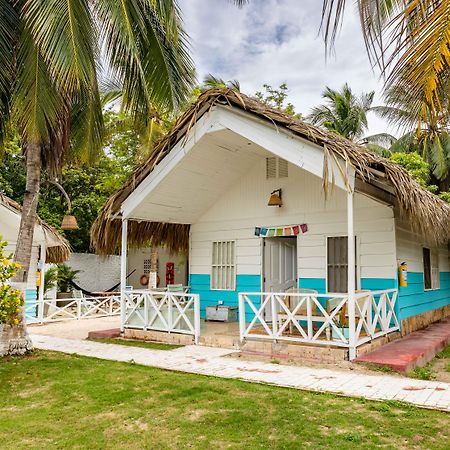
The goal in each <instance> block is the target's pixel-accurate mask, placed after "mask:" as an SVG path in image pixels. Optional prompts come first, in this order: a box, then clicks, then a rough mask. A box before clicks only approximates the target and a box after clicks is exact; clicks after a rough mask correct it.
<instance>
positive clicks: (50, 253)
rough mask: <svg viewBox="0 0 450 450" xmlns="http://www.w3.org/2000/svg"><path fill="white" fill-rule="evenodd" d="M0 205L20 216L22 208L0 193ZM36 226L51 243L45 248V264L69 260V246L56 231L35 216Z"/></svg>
mask: <svg viewBox="0 0 450 450" xmlns="http://www.w3.org/2000/svg"><path fill="white" fill-rule="evenodd" d="M0 204H1V205H3V206H5V207H6V208H8V209H10V210H11V211H12V212H14V213H15V214H17V215H19V216H20V215H21V214H22V207H21V205H19V203H17V202H16V201H14V200H12V199H11V198H9V197H7V196H6V195H4V194H2V193H1V192H0ZM36 221H37V224H38V225H39V226H40V227H41V228H42V230H43V233H44V236H45V237H46V240H47V242H50V241H53V242H54V243H53V244H51V245H47V247H46V255H45V256H46V258H45V260H46V262H47V263H53V264H57V263H63V262H65V261H67V260H68V259H69V258H70V244H69V242H68V241H67V239H65V238H64V237H63V236H61V235H60V234H59V233H58V231H57V230H56V229H55V228H53V227H51V226H50V225H48V224H47V223H45V222H44V221H43V220H42V219H41V218H40V217H39V216H36Z"/></svg>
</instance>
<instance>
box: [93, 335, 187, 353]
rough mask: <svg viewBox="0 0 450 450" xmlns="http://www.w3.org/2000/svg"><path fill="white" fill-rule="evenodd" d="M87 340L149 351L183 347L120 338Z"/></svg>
mask: <svg viewBox="0 0 450 450" xmlns="http://www.w3.org/2000/svg"><path fill="white" fill-rule="evenodd" d="M88 340H89V341H95V342H101V343H103V344H119V345H128V346H129V347H142V348H149V349H151V350H173V349H175V348H180V347H183V346H182V345H174V344H164V343H163V342H148V341H138V340H135V339H122V338H89V339H88Z"/></svg>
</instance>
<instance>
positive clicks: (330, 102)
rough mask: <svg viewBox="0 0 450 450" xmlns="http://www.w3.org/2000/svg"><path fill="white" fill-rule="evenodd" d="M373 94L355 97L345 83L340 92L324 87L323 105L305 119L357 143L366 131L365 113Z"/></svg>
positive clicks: (370, 106)
mask: <svg viewBox="0 0 450 450" xmlns="http://www.w3.org/2000/svg"><path fill="white" fill-rule="evenodd" d="M374 95H375V92H373V91H372V92H369V93H368V94H361V96H360V97H357V96H356V95H355V94H353V92H352V90H351V89H350V87H349V86H348V84H347V83H346V84H345V85H344V86H343V87H342V89H341V90H340V91H337V90H334V89H331V88H329V87H326V88H325V90H324V91H323V93H322V98H324V99H325V100H326V103H325V104H324V105H319V106H316V107H315V108H313V109H312V110H311V113H310V114H309V116H308V117H307V118H306V120H307V121H309V122H311V123H312V124H313V125H320V126H323V127H325V128H326V129H328V130H329V131H332V132H334V133H336V134H339V135H341V136H344V137H346V138H347V139H350V140H351V141H358V140H359V139H361V138H362V136H363V134H364V132H365V131H366V130H367V113H368V111H370V109H371V108H372V102H373V98H374Z"/></svg>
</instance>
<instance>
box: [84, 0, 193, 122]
mask: <svg viewBox="0 0 450 450" xmlns="http://www.w3.org/2000/svg"><path fill="white" fill-rule="evenodd" d="M92 4H93V10H94V14H95V17H96V19H97V22H98V24H99V27H100V36H101V40H102V42H103V44H104V48H105V56H106V59H107V62H108V66H109V67H110V68H111V70H112V71H114V72H115V75H116V77H117V79H119V80H120V83H121V84H122V86H123V105H124V107H125V109H126V110H128V111H131V112H132V113H133V114H134V115H136V114H138V113H139V112H142V110H143V108H144V113H145V111H147V112H148V111H151V110H152V109H154V108H155V107H156V108H158V109H159V108H161V109H172V108H174V107H177V106H178V105H179V104H180V103H182V102H183V101H184V99H185V98H186V96H187V94H188V92H189V90H190V87H191V84H192V82H193V79H194V75H193V74H194V70H193V65H192V61H191V59H190V58H189V56H188V53H187V43H186V36H185V34H184V33H183V32H182V30H181V26H180V17H179V10H178V7H177V4H176V2H175V1H174V0H165V1H164V0H158V1H156V0H153V1H142V0H120V1H117V2H105V1H101V0H93V1H92Z"/></svg>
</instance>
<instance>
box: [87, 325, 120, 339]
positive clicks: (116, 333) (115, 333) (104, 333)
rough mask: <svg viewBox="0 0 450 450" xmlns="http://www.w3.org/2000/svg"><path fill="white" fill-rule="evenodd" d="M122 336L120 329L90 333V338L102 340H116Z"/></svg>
mask: <svg viewBox="0 0 450 450" xmlns="http://www.w3.org/2000/svg"><path fill="white" fill-rule="evenodd" d="M119 336H120V328H112V329H110V330H98V331H89V333H88V338H90V339H99V338H100V339H101V338H116V337H119Z"/></svg>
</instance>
